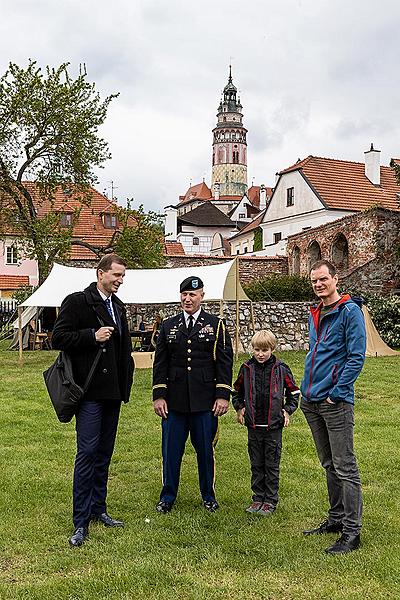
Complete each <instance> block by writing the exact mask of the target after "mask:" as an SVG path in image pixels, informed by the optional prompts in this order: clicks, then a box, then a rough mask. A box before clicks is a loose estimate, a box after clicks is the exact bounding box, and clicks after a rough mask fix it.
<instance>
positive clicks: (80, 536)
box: [68, 527, 88, 548]
mask: <svg viewBox="0 0 400 600" xmlns="http://www.w3.org/2000/svg"><path fill="white" fill-rule="evenodd" d="M87 535H88V528H87V527H77V528H76V529H75V531H74V533H73V534H72V535H71V537H70V538H69V540H68V541H69V545H70V546H72V547H73V548H78V546H82V544H83V542H84V541H85V539H86V537H87Z"/></svg>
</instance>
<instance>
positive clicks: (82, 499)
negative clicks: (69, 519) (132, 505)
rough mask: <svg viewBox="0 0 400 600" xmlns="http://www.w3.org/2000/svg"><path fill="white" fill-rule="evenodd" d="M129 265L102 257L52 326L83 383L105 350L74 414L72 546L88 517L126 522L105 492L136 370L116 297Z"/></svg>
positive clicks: (108, 523)
mask: <svg viewBox="0 0 400 600" xmlns="http://www.w3.org/2000/svg"><path fill="white" fill-rule="evenodd" d="M125 268H126V263H125V261H124V260H123V259H122V258H121V257H120V256H117V255H116V254H108V255H106V256H104V257H103V258H102V259H101V261H100V262H99V264H98V267H97V282H94V283H91V284H90V286H89V287H87V288H86V289H85V290H84V291H83V292H76V293H74V294H70V295H69V296H67V297H66V298H65V300H64V301H63V303H62V305H61V310H60V314H59V316H58V318H57V320H56V323H55V326H54V330H53V336H52V345H53V348H55V349H58V350H64V351H65V352H67V353H68V354H69V355H70V357H71V361H72V368H73V374H74V379H75V381H76V383H78V384H79V385H81V386H82V387H83V385H84V383H85V381H86V378H87V376H88V373H89V371H90V369H91V366H92V364H93V362H94V359H95V357H96V355H97V353H98V351H99V348H102V353H101V356H100V360H99V363H98V364H97V367H96V369H95V372H94V374H93V377H92V380H91V383H90V385H89V388H88V390H87V393H86V394H85V396H84V399H83V401H82V403H81V405H80V406H79V409H78V411H77V413H76V435H77V454H76V458H75V468H74V483H73V520H74V528H75V529H74V533H73V534H72V536H71V537H70V540H69V542H70V544H71V546H81V545H82V544H83V542H84V541H85V538H86V536H87V534H88V526H89V522H90V521H100V522H101V523H103V524H104V525H105V526H106V527H123V525H124V524H123V522H122V521H117V520H116V519H113V518H111V517H110V516H109V515H108V513H107V508H106V496H107V480H108V469H109V465H110V461H111V457H112V453H113V450H114V443H115V437H116V433H117V426H118V419H119V413H120V407H121V403H122V402H128V400H129V395H130V390H131V387H132V381H133V370H134V365H133V360H132V356H131V352H132V344H131V338H130V334H129V329H128V322H127V319H126V312H125V307H124V304H123V303H122V302H121V300H119V299H118V298H117V297H116V296H115V293H116V292H117V291H118V288H119V286H120V285H121V284H122V283H123V278H124V276H125Z"/></svg>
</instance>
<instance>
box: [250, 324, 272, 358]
mask: <svg viewBox="0 0 400 600" xmlns="http://www.w3.org/2000/svg"><path fill="white" fill-rule="evenodd" d="M251 346H252V348H260V350H271V351H272V352H273V351H274V350H275V348H276V337H275V336H274V334H273V333H272V331H270V330H269V329H260V331H257V333H255V334H254V335H253V337H252V338H251Z"/></svg>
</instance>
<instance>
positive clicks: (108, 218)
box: [103, 214, 117, 229]
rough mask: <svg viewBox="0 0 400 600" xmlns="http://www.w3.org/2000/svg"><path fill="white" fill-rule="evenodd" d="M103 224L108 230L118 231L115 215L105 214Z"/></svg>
mask: <svg viewBox="0 0 400 600" xmlns="http://www.w3.org/2000/svg"><path fill="white" fill-rule="evenodd" d="M103 223H104V227H105V228H106V229H116V227H117V217H116V216H115V215H109V214H105V215H103Z"/></svg>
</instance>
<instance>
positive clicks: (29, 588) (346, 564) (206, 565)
mask: <svg viewBox="0 0 400 600" xmlns="http://www.w3.org/2000/svg"><path fill="white" fill-rule="evenodd" d="M54 356H55V353H52V352H35V353H33V352H27V353H25V354H24V364H23V366H19V365H18V356H17V353H13V352H7V351H6V350H5V346H4V344H3V345H2V346H1V349H0V398H1V428H0V436H1V488H0V598H1V600H3V599H4V600H5V599H13V600H17V599H29V600H58V599H60V600H61V599H62V600H67V599H68V600H78V599H79V600H89V599H96V600H103V599H104V600H105V599H108V600H128V599H142V598H146V599H149V600H150V599H168V600H172V599H174V600H175V599H188V600H189V599H190V600H191V599H193V600H194V599H196V600H203V599H204V600H205V599H212V600H214V599H226V598H233V599H238V600H239V599H246V600H247V599H276V600H292V599H311V598H312V599H336V598H346V599H362V600H365V599H373V600H375V599H378V598H393V599H394V598H396V599H398V598H399V597H400V535H399V533H400V511H399V495H400V494H399V489H400V481H399V479H400V478H399V472H398V469H399V465H400V433H399V421H400V409H399V388H400V386H399V383H400V381H399V379H400V377H399V371H400V357H394V358H370V359H367V361H366V364H365V367H364V370H363V373H362V375H361V377H360V378H359V380H358V383H357V390H356V394H357V406H356V430H355V431H356V433H355V438H356V449H357V455H358V460H359V464H360V469H361V475H362V479H363V485H364V505H365V506H364V508H365V510H364V528H363V532H362V548H361V549H360V550H359V551H357V552H353V553H352V554H350V555H346V556H341V557H334V556H327V555H325V554H324V552H323V550H324V548H325V547H326V546H327V545H329V544H330V543H331V542H333V541H334V540H335V539H336V538H335V536H334V535H333V536H332V535H331V536H324V537H312V538H306V537H304V536H302V534H301V531H302V529H303V528H305V527H308V526H310V525H314V524H317V523H318V522H319V521H320V520H321V519H322V518H323V517H324V516H325V511H326V508H327V506H326V488H325V479H324V473H323V471H322V469H321V468H320V467H319V464H318V461H317V457H316V454H315V451H314V447H313V443H312V440H311V434H310V433H309V431H308V428H307V426H306V423H305V421H304V418H303V416H302V414H301V413H300V412H299V411H298V412H297V413H296V414H295V416H294V417H293V419H292V423H291V425H290V427H289V428H288V430H286V431H285V434H284V451H283V458H282V473H281V490H280V491H281V501H280V504H279V507H278V510H277V511H276V512H275V514H274V515H273V516H272V517H269V518H268V517H260V516H257V515H249V514H247V513H245V512H244V509H245V508H246V506H247V505H248V503H249V501H250V486H249V481H250V471H249V463H248V458H247V450H246V431H245V428H244V427H241V426H239V425H238V424H237V423H236V422H235V414H234V411H233V410H231V411H230V412H229V414H228V415H226V416H225V417H223V418H222V419H221V421H220V440H219V443H218V446H217V452H216V453H217V482H216V490H217V498H218V500H219V502H220V505H221V508H220V510H219V511H218V512H217V513H215V514H209V513H207V512H205V511H204V509H203V508H202V507H201V504H200V497H199V492H198V483H197V472H196V462H195V455H194V452H193V450H192V448H191V446H190V444H188V447H187V451H186V455H185V458H184V463H183V468H182V479H181V487H180V491H179V496H178V500H177V502H176V505H175V507H174V509H173V511H172V512H171V513H170V514H168V515H158V514H157V513H156V512H155V510H154V506H155V504H156V502H157V500H158V495H159V492H160V485H161V451H160V440H161V435H160V423H159V419H158V417H156V415H155V414H154V413H153V412H152V407H151V400H150V381H151V373H150V371H148V370H141V371H137V372H136V376H135V385H134V390H133V393H132V397H131V402H130V403H129V404H128V405H126V406H124V407H123V410H122V416H121V420H120V428H119V435H118V440H117V446H116V450H115V453H114V458H113V462H112V465H111V474H110V482H109V498H108V505H109V511H110V513H111V514H112V515H113V516H115V517H118V518H123V519H124V520H125V523H126V527H125V529H124V530H107V529H105V528H104V527H102V526H101V525H93V526H91V528H90V537H89V539H88V541H87V543H86V544H85V545H84V546H83V547H82V548H79V549H71V548H69V546H68V536H69V535H70V533H71V530H72V524H71V479H72V467H73V458H74V450H75V435H74V425H73V423H71V424H68V425H62V424H60V423H58V421H57V420H56V417H55V414H54V413H53V409H52V408H51V405H50V401H49V400H48V398H47V396H46V392H45V389H44V386H43V383H42V371H43V370H44V369H45V368H46V367H47V366H48V365H49V364H50V362H51V361H52V360H53V357H54ZM282 356H283V358H284V360H285V361H286V362H288V363H289V364H290V365H291V367H292V369H293V372H294V373H295V376H296V377H297V379H298V380H300V377H301V373H302V365H303V360H304V353H295V352H292V353H284V354H283V355H282Z"/></svg>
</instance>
